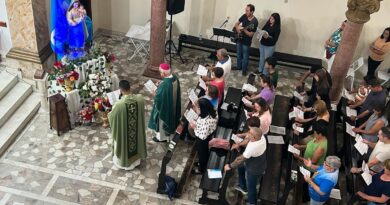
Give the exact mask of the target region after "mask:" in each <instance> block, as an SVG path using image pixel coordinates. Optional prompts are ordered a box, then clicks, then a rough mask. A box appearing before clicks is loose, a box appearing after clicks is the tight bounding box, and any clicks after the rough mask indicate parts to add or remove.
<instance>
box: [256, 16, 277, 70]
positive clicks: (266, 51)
mask: <svg viewBox="0 0 390 205" xmlns="http://www.w3.org/2000/svg"><path fill="white" fill-rule="evenodd" d="M280 24H281V23H280V15H279V14H278V13H273V14H271V16H270V17H269V19H268V21H267V23H265V25H264V26H263V28H262V30H263V31H266V32H265V33H264V34H263V36H262V38H261V39H260V47H259V51H260V60H259V70H258V71H257V72H258V73H263V74H264V75H268V71H267V69H265V67H264V65H265V59H267V58H268V57H270V56H272V55H273V54H274V52H275V44H276V42H278V39H279V35H280V27H281V25H280Z"/></svg>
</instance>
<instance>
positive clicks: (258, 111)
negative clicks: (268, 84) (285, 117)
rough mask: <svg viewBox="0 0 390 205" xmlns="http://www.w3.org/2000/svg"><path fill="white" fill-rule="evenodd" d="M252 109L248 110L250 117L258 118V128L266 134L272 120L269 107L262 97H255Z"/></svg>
mask: <svg viewBox="0 0 390 205" xmlns="http://www.w3.org/2000/svg"><path fill="white" fill-rule="evenodd" d="M252 105H253V108H254V111H253V112H248V115H249V116H250V117H258V118H259V119H260V129H261V131H262V132H263V134H264V135H266V134H268V131H269V126H270V125H271V122H272V114H271V108H270V107H269V105H268V104H267V102H266V101H265V100H264V99H263V98H259V99H257V100H256V101H255V102H254V103H253V104H252Z"/></svg>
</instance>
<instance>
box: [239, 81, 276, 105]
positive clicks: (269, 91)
mask: <svg viewBox="0 0 390 205" xmlns="http://www.w3.org/2000/svg"><path fill="white" fill-rule="evenodd" d="M259 79H260V81H259V85H260V87H261V88H262V89H261V91H260V93H259V94H254V95H251V96H248V95H247V96H245V98H246V99H248V100H250V101H255V100H257V99H259V98H263V99H264V100H265V101H266V102H267V103H268V104H269V105H270V104H271V103H272V102H273V101H274V98H275V90H274V88H273V86H272V84H271V78H270V77H269V76H265V75H260V78H259ZM248 106H249V107H251V105H248ZM252 108H253V107H252Z"/></svg>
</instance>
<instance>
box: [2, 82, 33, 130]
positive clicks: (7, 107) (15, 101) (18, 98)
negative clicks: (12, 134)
mask: <svg viewBox="0 0 390 205" xmlns="http://www.w3.org/2000/svg"><path fill="white" fill-rule="evenodd" d="M31 93H32V87H31V85H29V84H27V83H24V82H18V83H17V84H16V85H15V87H13V88H12V89H11V90H10V91H9V92H8V93H7V95H6V96H4V97H3V98H2V99H1V100H0V127H1V126H2V125H3V124H4V123H5V122H6V121H7V120H8V118H9V117H10V116H11V115H12V114H13V113H14V112H15V110H16V109H18V107H19V106H20V105H21V104H22V103H23V101H24V100H25V99H26V98H27V97H28V96H29V95H30V94H31Z"/></svg>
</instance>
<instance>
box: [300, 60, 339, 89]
mask: <svg viewBox="0 0 390 205" xmlns="http://www.w3.org/2000/svg"><path fill="white" fill-rule="evenodd" d="M327 68H328V64H327V62H325V60H322V61H321V65H314V66H312V67H311V68H310V70H308V71H306V72H305V73H304V74H303V76H302V77H301V79H300V80H299V82H298V83H297V84H296V85H295V86H296V90H297V92H298V93H304V92H305V89H304V88H305V80H306V79H307V78H308V77H309V76H311V77H313V80H312V83H311V88H313V86H315V84H316V83H317V82H316V80H315V79H314V75H315V73H316V72H317V71H318V70H321V69H322V70H324V71H325V72H326V79H327V81H328V84H329V85H332V77H331V76H330V73H329V72H328V71H327Z"/></svg>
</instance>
